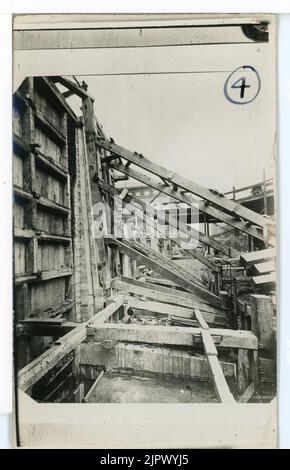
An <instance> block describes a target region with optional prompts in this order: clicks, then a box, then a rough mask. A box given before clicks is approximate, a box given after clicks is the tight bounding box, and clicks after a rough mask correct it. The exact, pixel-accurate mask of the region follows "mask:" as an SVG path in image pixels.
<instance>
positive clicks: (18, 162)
mask: <svg viewBox="0 0 290 470" xmlns="http://www.w3.org/2000/svg"><path fill="white" fill-rule="evenodd" d="M23 169H24V165H23V158H22V157H20V156H19V155H17V153H14V152H13V183H14V184H16V185H17V186H20V187H21V188H23V182H24V179H23Z"/></svg>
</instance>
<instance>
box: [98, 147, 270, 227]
mask: <svg viewBox="0 0 290 470" xmlns="http://www.w3.org/2000/svg"><path fill="white" fill-rule="evenodd" d="M97 143H98V145H99V146H101V147H103V148H105V149H106V150H108V151H110V152H111V153H112V154H114V155H116V156H118V157H121V158H124V159H125V160H127V161H128V162H130V163H133V164H135V165H137V166H139V167H140V168H142V169H143V170H146V171H148V172H150V173H152V174H154V175H156V176H159V177H160V178H162V179H163V180H166V181H167V182H168V183H169V184H172V185H174V190H175V189H176V188H177V189H179V188H180V189H182V190H183V191H187V192H189V193H191V194H193V195H195V196H198V197H200V198H202V199H203V200H205V201H206V202H207V203H211V204H213V205H214V206H215V207H217V208H218V209H220V210H221V211H225V212H226V213H227V214H229V215H231V216H233V217H234V218H237V217H238V218H240V219H243V220H245V221H247V222H248V223H250V224H253V225H256V226H258V227H260V228H261V229H263V228H264V226H265V225H266V224H267V222H268V220H267V218H266V217H263V216H261V215H259V214H257V213H256V212H253V211H251V210H250V209H247V208H245V207H243V206H241V205H240V204H238V203H236V202H235V201H232V200H230V199H228V198H227V197H225V196H223V195H216V194H215V193H214V192H212V191H210V190H209V189H207V188H204V187H202V186H200V185H198V184H196V183H194V182H192V181H190V180H188V179H186V178H184V177H182V176H180V175H178V174H177V173H174V172H172V171H170V170H167V169H166V168H163V167H161V166H159V165H157V164H156V163H153V162H151V161H150V160H148V159H147V158H145V157H144V156H141V155H139V154H137V153H136V152H135V153H133V152H130V151H129V150H127V149H125V148H123V147H121V146H119V145H116V144H114V143H112V142H110V141H107V140H105V139H102V138H97ZM129 170H130V169H129ZM174 192H177V191H174Z"/></svg>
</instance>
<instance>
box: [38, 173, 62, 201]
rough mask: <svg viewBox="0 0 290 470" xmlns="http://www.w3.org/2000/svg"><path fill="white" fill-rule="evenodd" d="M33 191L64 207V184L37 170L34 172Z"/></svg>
mask: <svg viewBox="0 0 290 470" xmlns="http://www.w3.org/2000/svg"><path fill="white" fill-rule="evenodd" d="M35 191H36V192H37V193H38V194H41V195H42V196H45V197H47V198H48V199H50V200H51V201H54V202H57V203H58V204H61V205H65V197H64V196H65V187H64V183H62V182H61V181H59V180H58V179H56V178H54V177H53V176H51V175H50V174H48V173H45V172H44V171H43V170H41V169H39V168H36V170H35Z"/></svg>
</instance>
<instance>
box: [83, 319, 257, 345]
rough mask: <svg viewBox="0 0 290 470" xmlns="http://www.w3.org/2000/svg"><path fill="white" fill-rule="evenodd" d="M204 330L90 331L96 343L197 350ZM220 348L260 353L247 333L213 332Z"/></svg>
mask: <svg viewBox="0 0 290 470" xmlns="http://www.w3.org/2000/svg"><path fill="white" fill-rule="evenodd" d="M202 331H203V329H202V328H191V327H182V326H158V325H154V326H149V325H142V326H140V325H136V324H133V325H131V324H129V325H128V324H123V323H118V324H116V323H102V324H98V325H95V326H93V327H92V326H91V325H90V326H89V327H88V328H87V333H88V336H89V337H90V338H91V339H93V340H94V341H107V340H108V341H117V342H132V343H147V344H157V345H158V344H162V345H163V344H164V345H167V346H184V347H193V346H196V345H198V346H200V345H202ZM208 331H209V333H210V335H211V336H212V338H213V342H214V344H215V345H216V347H218V348H236V349H249V350H257V349H258V341H257V337H256V336H255V335H254V334H253V333H252V332H251V331H246V330H230V329H224V328H213V329H209V330H208Z"/></svg>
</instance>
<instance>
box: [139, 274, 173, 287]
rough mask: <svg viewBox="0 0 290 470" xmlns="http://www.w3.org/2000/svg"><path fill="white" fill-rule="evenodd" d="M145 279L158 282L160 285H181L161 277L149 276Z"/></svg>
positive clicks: (154, 282)
mask: <svg viewBox="0 0 290 470" xmlns="http://www.w3.org/2000/svg"><path fill="white" fill-rule="evenodd" d="M144 281H145V282H150V283H151V284H157V285H160V286H170V287H173V288H176V287H179V286H178V285H177V284H175V282H173V281H170V280H169V279H161V278H158V277H150V276H147V277H145V278H144Z"/></svg>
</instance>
